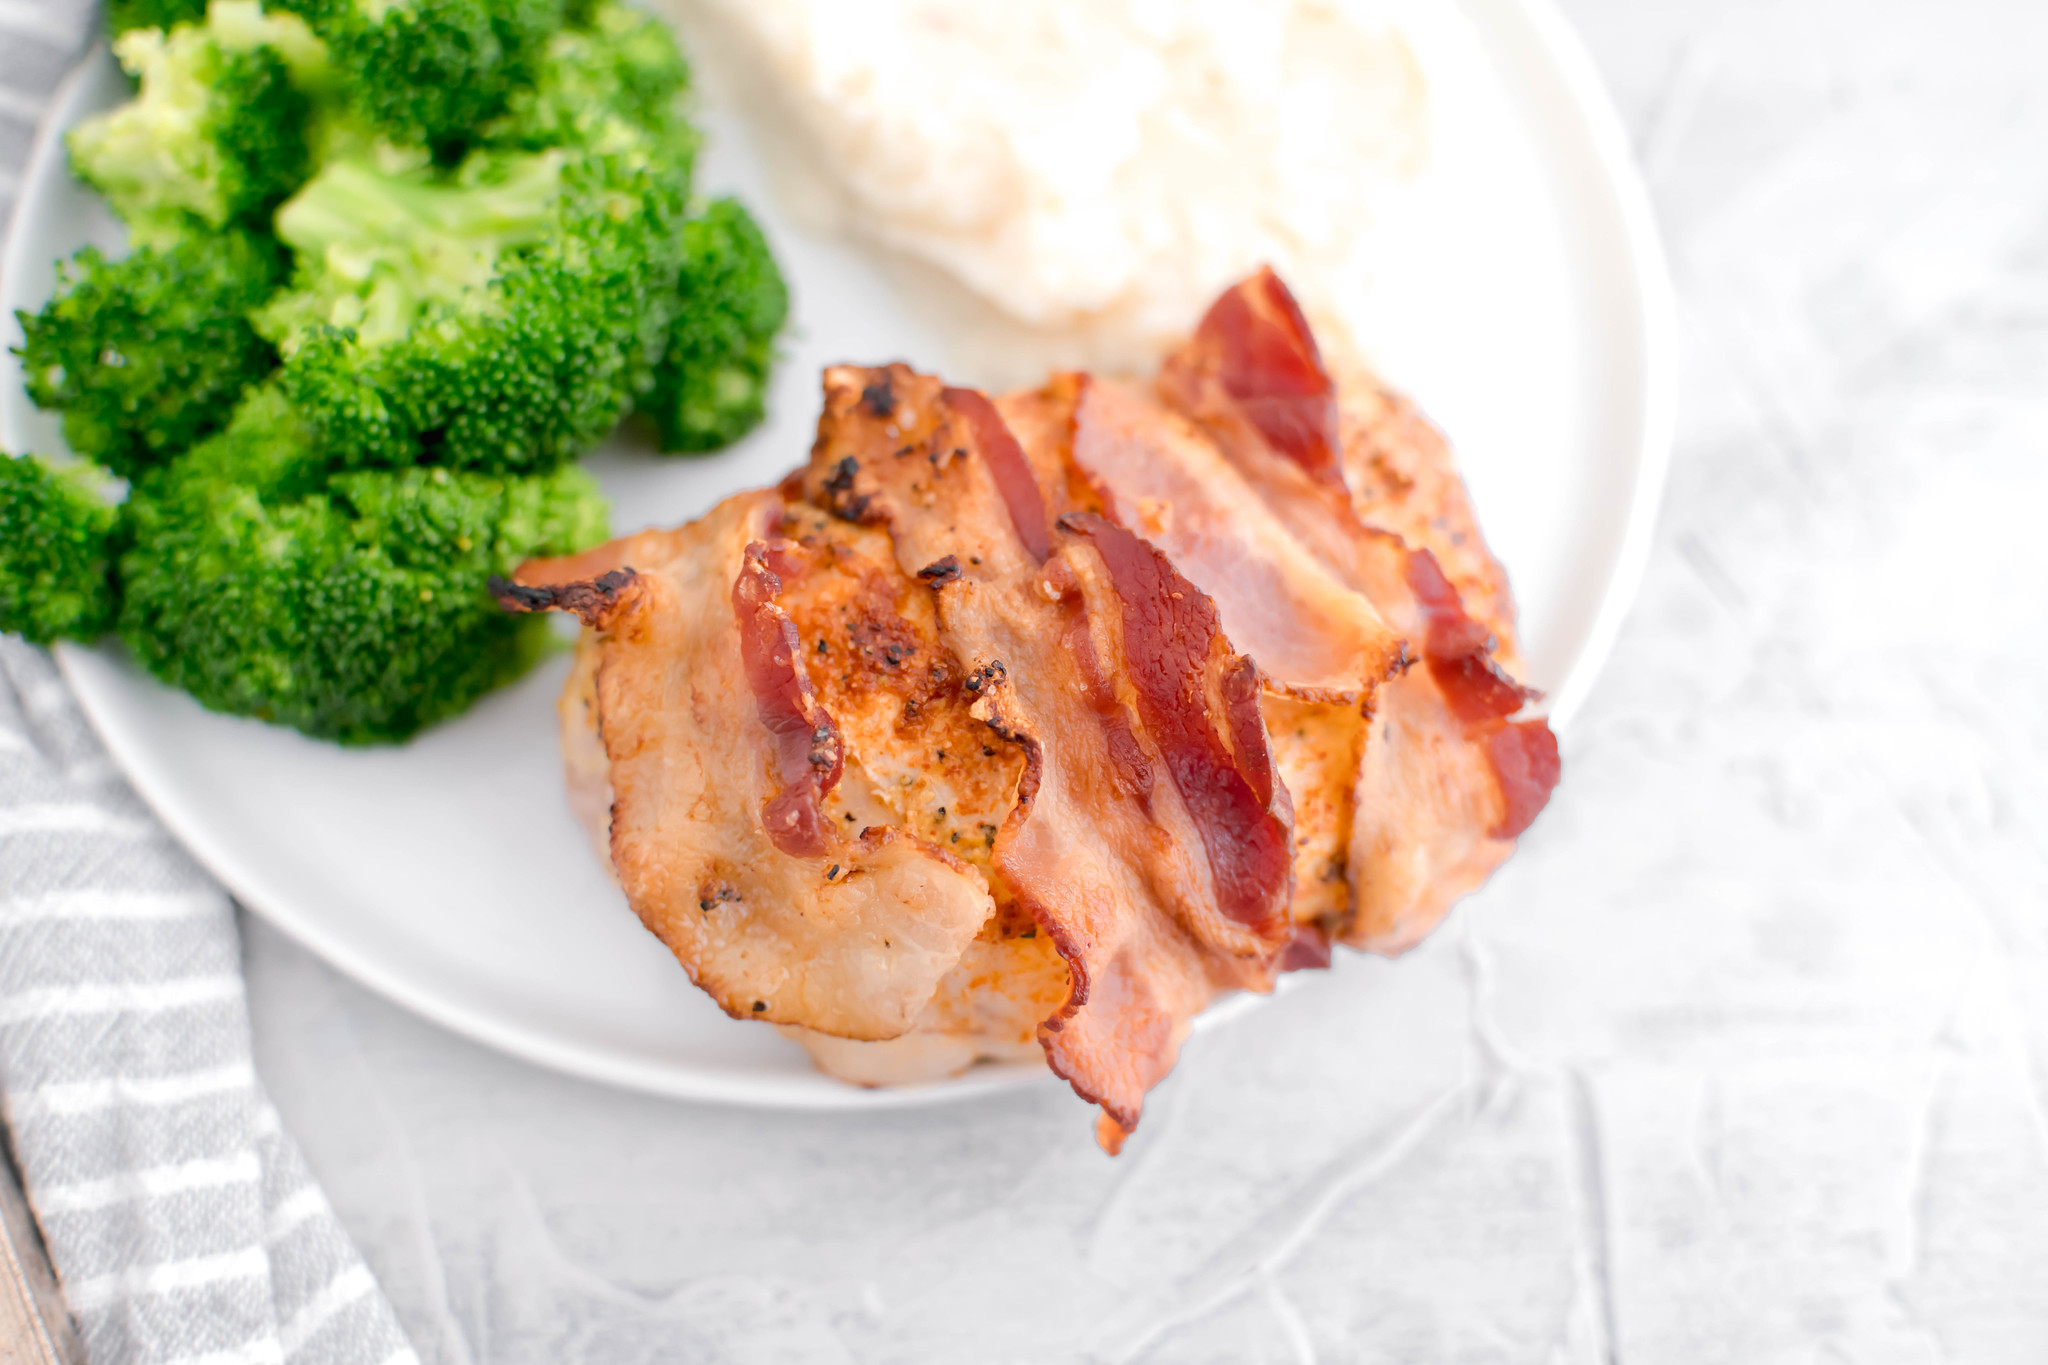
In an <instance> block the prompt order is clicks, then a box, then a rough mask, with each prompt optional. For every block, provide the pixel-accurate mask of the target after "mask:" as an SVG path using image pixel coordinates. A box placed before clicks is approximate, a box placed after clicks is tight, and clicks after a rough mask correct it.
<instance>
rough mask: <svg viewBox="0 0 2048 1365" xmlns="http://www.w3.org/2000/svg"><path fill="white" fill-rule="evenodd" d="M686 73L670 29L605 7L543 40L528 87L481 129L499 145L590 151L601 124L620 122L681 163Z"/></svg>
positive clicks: (690, 137) (691, 137)
mask: <svg viewBox="0 0 2048 1365" xmlns="http://www.w3.org/2000/svg"><path fill="white" fill-rule="evenodd" d="M689 88H690V67H689V63H688V62H686V61H684V59H683V54H682V52H681V51H680V50H678V49H677V47H676V40H675V35H674V34H673V33H671V32H670V31H669V29H668V26H667V25H665V24H663V23H662V22H661V21H660V20H658V19H656V18H654V17H653V16H651V15H647V14H642V13H640V12H639V11H637V10H631V9H627V8H625V7H623V6H621V5H606V6H605V7H603V8H602V9H600V10H598V11H597V13H596V14H594V15H592V16H591V19H590V22H589V25H588V27H586V28H572V29H565V30H563V31H562V32H560V33H557V34H555V35H554V37H552V38H551V39H549V40H548V45H547V50H546V53H545V54H544V55H543V57H542V59H541V60H540V62H539V63H538V65H537V68H536V70H535V72H534V76H533V81H532V83H531V84H529V85H524V86H521V87H519V88H518V89H515V90H514V91H513V92H512V95H511V98H510V99H509V100H508V102H507V104H506V112H505V116H504V117H503V118H501V119H499V120H498V121H497V122H495V123H494V124H492V125H491V126H490V127H489V128H488V129H486V140H487V141H489V142H491V143H494V144H497V145H502V146H514V147H524V148H527V149H529V150H537V149H540V148H544V147H565V146H582V147H588V146H596V145H599V143H600V142H601V141H602V140H603V139H604V138H605V137H606V136H607V135H608V134H609V132H610V130H609V129H608V127H607V125H608V124H610V123H611V122H612V121H614V120H621V119H622V120H624V121H625V122H627V123H629V124H631V125H633V126H634V127H635V128H637V129H639V130H641V131H642V132H645V133H647V134H649V135H651V136H652V137H653V138H654V140H655V142H656V143H657V144H658V145H659V146H661V147H662V148H663V149H664V150H663V152H662V155H663V156H665V157H667V158H669V159H672V160H681V161H685V162H687V161H688V160H689V158H690V157H691V156H692V155H693V154H694V152H695V150H696V146H697V132H696V130H695V129H694V128H692V127H691V126H690V124H689V121H688V119H686V118H685V117H684V114H683V97H684V96H685V95H686V94H688V93H689Z"/></svg>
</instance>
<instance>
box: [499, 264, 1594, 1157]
mask: <svg viewBox="0 0 2048 1365" xmlns="http://www.w3.org/2000/svg"><path fill="white" fill-rule="evenodd" d="M824 389H825V408H824V414H823V416H822V418H821V419H820V421H819V427H818V438H817V442H816V444H815V446H814V447H813V449H812V452H811V460H810V463H809V464H808V465H807V466H806V467H805V468H804V469H802V470H800V471H798V472H797V473H795V474H792V475H791V476H790V477H789V478H788V479H786V480H785V481H784V482H783V483H782V484H781V485H780V486H779V487H777V488H775V489H773V490H767V491H761V492H755V493H746V494H741V495H739V496H737V497H734V498H731V499H729V500H727V501H726V502H724V503H722V504H720V505H719V506H718V507H716V508H714V509H713V510H712V511H711V512H710V513H709V514H708V515H706V516H705V517H703V518H702V519H701V520H699V521H696V522H694V523H692V524H690V525H688V526H684V527H681V528H678V529H676V530H674V531H650V532H645V533H642V534H640V535H637V536H631V537H627V538H625V539H623V540H619V541H615V542H613V543H612V544H610V545H607V546H605V547H603V548H601V549H599V550H595V551H591V552H589V553H587V554H585V555H581V556H578V557H576V558H574V559H571V560H563V561H536V562H533V563H529V564H527V565H525V566H523V567H522V568H521V569H520V571H519V573H518V575H517V581H516V582H513V583H502V582H501V583H500V584H498V591H499V597H500V600H501V601H502V602H503V603H504V604H505V605H506V606H507V607H509V608H512V609H514V610H521V611H533V610H546V609H554V610H564V611H572V612H575V613H576V614H577V615H579V616H580V617H581V618H582V620H583V622H584V625H585V629H584V632H583V636H582V639H581V642H580V644H579V646H578V651H577V659H576V666H575V669H574V671H573V673H572V675H571V678H570V682H569V686H568V689H567V690H566V692H565V694H564V696H563V700H562V720H563V745H564V753H565V760H566V764H567V769H568V774H569V784H570V793H571V803H572V805H573V806H574V808H575V809H576V810H577V812H578V814H579V816H580V817H581V818H582V819H584V821H585V823H586V825H587V826H588V827H589V828H590V829H591V831H592V835H593V838H594V839H596V840H597V842H598V844H599V847H600V848H601V849H602V850H603V851H604V852H605V854H606V855H607V856H608V858H609V860H610V862H611V865H612V867H613V869H614V870H615V872H616V873H617V876H618V878H619V882H620V884H621V886H622V887H623V888H624V890H625V893H626V896H627V899H628V900H629V901H630V902H631V904H632V906H633V908H634V909H635V911H636V912H638V914H639V915H640V917H641V919H642V920H643V922H645V923H646V925H647V926H648V928H649V929H651V930H653V931H654V933H656V934H657V935H659V936H660V937H661V939H662V940H663V941H664V942H665V943H666V944H668V946H669V947H670V948H671V949H672V950H673V951H674V952H675V954H676V957H677V959H678V960H679V961H680V962H681V963H682V965H683V967H684V969H685V970H687V971H688V972H689V973H690V976H691V979H692V980H693V981H695V982H696V983H697V984H698V985H699V986H701V987H702V988H703V989H704V990H705V991H706V992H708V993H709V994H710V995H711V996H712V998H713V999H715V1000H717V1001H718V1003H719V1004H720V1005H721V1006H722V1007H723V1008H724V1009H725V1010H726V1011H727V1012H728V1013H729V1014H732V1015H733V1016H734V1017H736V1018H753V1019H762V1020H766V1021H768V1022H771V1023H774V1024H777V1025H779V1026H781V1027H782V1028H784V1029H785V1031H787V1032H789V1033H790V1034H792V1035H793V1036H795V1037H797V1038H798V1039H799V1040H800V1041H802V1042H803V1043H804V1045H805V1046H806V1047H807V1048H808V1049H809V1050H810V1051H811V1054H812V1056H813V1058H814V1059H815V1060H816V1062H817V1063H818V1065H819V1066H820V1067H822V1068H823V1069H824V1070H826V1071H828V1072H830V1073H832V1074H834V1075H837V1076H841V1077H843V1078H845V1079H848V1080H852V1081H855V1082H859V1083H863V1084H889V1083H897V1082H904V1081H913V1080H923V1079H930V1078H934V1077H937V1076H942V1075H946V1074H950V1073H952V1072H955V1071H958V1070H960V1069H962V1068H963V1067H966V1066H968V1065H970V1064H972V1063H973V1062H975V1061H977V1060H980V1059H984V1058H1000V1059H1014V1058H1018V1057H1026V1056H1032V1055H1035V1054H1037V1053H1039V1052H1040V1051H1041V1050H1042V1053H1043V1055H1044V1057H1045V1058H1046V1060H1047V1062H1048V1063H1049V1064H1050V1066H1051V1067H1052V1069H1053V1070H1054V1071H1055V1072H1057V1073H1058V1074H1059V1075H1060V1076H1062V1077H1064V1078H1065V1079H1066V1080H1068V1081H1069V1082H1070V1083H1071V1084H1072V1085H1073V1087H1074V1089H1075V1091H1076V1092H1077V1093H1078V1094H1080V1095H1081V1097H1082V1098H1083V1099H1085V1100H1088V1101H1089V1102H1091V1103H1093V1104H1096V1105H1099V1106H1100V1107H1101V1110H1102V1116H1101V1119H1100V1121H1099V1123H1098V1129H1097V1132H1098V1137H1099V1138H1100V1140H1101V1142H1102V1144H1103V1146H1104V1147H1106V1148H1107V1149H1109V1150H1110V1151H1112V1152H1113V1151H1115V1150H1117V1148H1118V1147H1119V1146H1120V1145H1121V1143H1122V1141H1123V1139H1124V1137H1125V1135H1127V1134H1128V1133H1129V1132H1130V1131H1131V1130H1132V1129H1133V1128H1134V1127H1135V1126H1136V1124H1137V1122H1138V1118H1139V1114H1140V1111H1141V1109H1142V1107H1143V1103H1144V1097H1145V1094H1146V1092H1147V1091H1148V1090H1150V1089H1151V1087H1152V1086H1154V1085H1155V1084H1157V1083H1158V1082H1159V1080H1160V1079H1161V1078H1162V1077H1163V1076H1164V1075H1165V1074H1166V1072H1167V1071H1168V1070H1169V1069H1170V1068H1171V1067H1172V1065H1173V1062H1174V1058H1175V1056H1176V1054H1177V1052H1178V1050H1179V1048H1180V1045H1181V1042H1182V1040H1183V1039H1184V1038H1185V1037H1186V1035H1187V1031H1188V1028H1189V1025H1190V1023H1191V1021H1192V1020H1193V1019H1194V1017H1195V1015H1196V1014H1198V1013H1199V1012H1200V1011H1201V1010H1202V1009H1203V1008H1204V1007H1205V1006H1207V1005H1208V1004H1209V1003H1210V1002H1211V1001H1212V1000H1214V999H1215V998H1216V997H1217V996H1218V995H1219V994H1221V993H1223V992H1226V991H1232V990H1253V991H1266V990H1270V989H1271V988H1272V985H1273V982H1274V980H1275V978H1276V977H1277V976H1278V974H1280V973H1282V972H1284V971H1288V970H1293V969H1297V968H1301V967H1314V966H1322V965H1326V964H1327V963H1328V961H1329V953H1330V948H1331V945H1332V944H1333V943H1344V944H1349V945H1353V946H1356V947H1362V948H1367V949H1371V950H1374V951H1380V952H1398V951H1400V950H1401V949H1403V948H1406V947H1408V946H1410V945H1412V944H1413V943H1415V942H1416V941H1417V940H1419V939H1420V938H1421V937H1422V936H1423V935H1424V934H1426V933H1427V932H1428V931H1429V929H1430V928H1431V927H1433V926H1434V925H1435V924H1436V922H1437V921H1438V920H1439V919H1441V918H1442V916H1443V915H1444V913H1445V911H1446V910H1448V908H1449V907H1450V905H1451V903H1452V902H1453V901H1455V900H1456V899H1457V898H1458V897H1459V896H1461V895H1463V894H1465V893H1466V892H1468V891H1470V890H1471V889H1473V888H1474V887H1476V886H1477V885H1479V883H1480V882H1481V881H1483V880H1484V879H1485V877H1486V876H1487V875H1488V874H1489V873H1490V872H1491V871H1492V870H1493V869H1494V868H1495V867H1496V866H1498V865H1499V863H1500V862H1501V860H1502V859H1503V858H1505V857H1506V856H1507V855H1508V853H1509V852H1510V851H1511V850H1512V848H1513V841H1514V839H1515V837H1516V836H1517V835H1519V834H1520V833H1521V832H1522V831H1523V830H1524V829H1526V828H1527V827H1528V825H1529V823H1530V821H1531V820H1533V819H1534V818H1535V816H1536V814H1537V813H1538V812H1539V811H1540V810H1541V809H1542V807H1543V804H1544V802H1545V801H1546V800H1547V799H1548V797H1549V794H1550V791H1551V788H1552V787H1553V786H1554V785H1555V784H1556V781H1557V777H1558V756H1557V746H1556V742H1555V740H1554V739H1553V738H1552V736H1551V733H1550V730H1549V728H1548V726H1547V725H1546V724H1545V723H1544V722H1543V721H1542V720H1540V719H1525V718H1518V717H1519V715H1520V713H1521V712H1522V711H1523V709H1524V706H1525V704H1526V703H1527V702H1528V701H1530V700H1531V699H1532V698H1533V697H1534V695H1535V694H1534V693H1532V692H1530V691H1529V690H1528V689H1526V688H1524V687H1523V686H1522V685H1521V684H1519V683H1518V682H1516V681H1515V680H1514V677H1513V670H1514V668H1515V667H1516V654H1515V646H1514V635H1513V606H1512V602H1511V600H1510V598H1509V595H1508V590H1507V584H1506V580H1505V577H1504V575H1503V574H1502V572H1501V570H1500V567H1499V565H1498V564H1497V563H1496V562H1495V561H1494V560H1493V558H1492V557H1491V555H1489V554H1488V552H1487V550H1486V547H1485V544H1484V542H1483V541H1482V539H1481V538H1480V535H1479V531H1478V527H1477V525H1476V524H1475V522H1474V520H1473V517H1472V512H1471V508H1470V506H1469V504H1468V502H1467V500H1466V497H1465V492H1464V488H1463V485H1462V484H1461V483H1460V481H1459V479H1458V477H1457V473H1456V470H1455V468H1454V467H1453V465H1452V463H1451V459H1450V456H1449V453H1448V451H1447V450H1446V449H1445V447H1444V444H1443V442H1442V440H1441V439H1440V438H1439V437H1438V436H1437V435H1436V433H1435V432H1434V431H1432V430H1431V429H1430V428H1429V427H1428V426H1427V425H1426V424H1425V423H1424V422H1423V421H1422V420H1421V419H1420V418H1419V417H1418V416H1417V415H1416V413H1415V412H1414V410H1413V408H1412V407H1410V406H1409V405H1408V404H1407V403H1406V402H1405V401H1404V400H1402V399H1400V398H1398V397H1397V396H1395V395H1393V394H1391V393H1389V392H1388V391H1386V390H1385V389H1383V388H1382V387H1380V386H1379V385H1378V384H1377V383H1376V382H1374V381H1373V380H1372V379H1371V378H1370V377H1369V376H1364V375H1360V376H1357V377H1355V378H1351V377H1347V378H1346V379H1345V380H1344V382H1342V383H1339V382H1337V381H1335V380H1333V379H1332V377H1331V376H1330V374H1329V373H1328V371H1327V369H1326V368H1325V366H1324V364H1323V362H1322V359H1321V357H1320V355H1319V353H1318V350H1317V347H1316V343H1315V339H1314V337H1313V336H1312V335H1311V334H1310V332H1309V329H1308V326H1307V324H1306V322H1305V321H1304V320H1303V318H1302V315H1301V312H1300V310H1299V309H1298V308H1297V307H1296V305H1295V303H1294V300H1293V299H1292V298H1291V297H1290V296H1289V294H1288V292H1287V290H1286V288H1285V287H1284V286H1283V285H1282V284H1281V282H1280V281H1279V280H1278V279H1277V278H1276V277H1275V276H1273V275H1272V274H1271V272H1261V273H1260V274H1259V275H1257V276H1254V277H1253V278H1252V279H1250V280H1247V281H1245V282H1244V283H1243V284H1241V285H1239V286H1237V287H1236V288H1234V289H1232V290H1231V291H1229V292H1228V293H1226V294H1225V295H1224V296H1223V297H1222V298H1221V299H1220V300H1218V302H1217V303H1216V304H1215V306H1214V307H1213V308H1212V309H1211V310H1210V312H1209V313H1208V315H1207V316H1206V317H1205V318H1204V319H1203V321H1202V323H1201V326H1200V327H1199V328H1198V329H1197V331H1196V333H1195V335H1194V336H1193V337H1192V338H1191V339H1190V340H1189V342H1188V343H1187V344H1186V345H1185V346H1184V347H1183V348H1182V349H1181V350H1180V351H1179V352H1178V353H1177V354H1175V355H1174V356H1173V357H1172V358H1171V359H1169V361H1168V362H1167V364H1166V366H1165V367H1164V369H1163V371H1162V372H1161V374H1160V376H1159V378H1158V381H1157V383H1156V384H1154V385H1152V386H1150V387H1145V386H1138V385H1132V384H1127V383H1119V382H1115V381H1110V380H1104V379H1099V378H1094V377H1091V376H1088V375H1082V374H1060V375H1055V376H1054V377H1053V378H1052V379H1051V380H1050V381H1049V382H1048V383H1047V384H1046V385H1045V386H1044V387H1042V388H1039V389H1036V390H1032V391H1029V392H1024V393H1017V394H1011V395H1008V396H1005V397H1002V398H998V399H991V398H990V397H988V396H987V395H985V394H982V393H980V392H977V391H975V390H971V389H962V388H954V387H949V386H948V385H946V384H945V383H944V382H943V381H942V380H939V379H936V378H933V377H931V376H927V375H921V374H918V373H916V372H915V371H912V370H910V369H909V368H907V367H905V366H902V365H891V366H886V367H882V368H873V369H864V368H857V367H853V366H838V367H835V368H833V369H830V370H828V371H826V373H825V382H824Z"/></svg>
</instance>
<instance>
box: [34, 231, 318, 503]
mask: <svg viewBox="0 0 2048 1365" xmlns="http://www.w3.org/2000/svg"><path fill="white" fill-rule="evenodd" d="M283 273H284V260H283V256H282V253H280V252H279V251H278V249H277V247H276V245H275V244H274V243H272V242H268V241H265V240H263V239H260V238H256V237H252V236H250V235H248V234H246V233H242V232H237V231H229V232H223V233H220V234H218V235H210V234H190V235H186V236H181V237H178V238H176V239H175V240H173V241H172V242H171V243H170V244H169V245H167V246H163V247H142V248H139V249H138V250H136V251H135V252H134V253H133V254H131V255H129V256H127V257H126V258H124V259H122V260H118V261H110V260H108V259H106V258H105V257H104V256H102V255H101V254H100V253H99V251H98V250H96V249H95V248H93V247H87V248H85V249H84V250H83V251H81V252H79V253H78V255H76V256H75V257H73V258H72V260H71V262H70V265H69V267H68V268H66V267H65V266H62V265H60V266H59V267H58V280H57V294H56V297H55V298H53V299H51V300H50V302H49V304H48V305H47V306H45V307H44V309H43V310H42V312H40V313H36V314H33V315H31V314H29V313H26V312H21V313H17V314H16V316H17V317H19V318H20V320H21V329H22V336H23V342H22V345H21V347H20V348H19V350H18V351H17V352H16V353H17V354H18V355H20V356H21V358H22V369H23V371H24V372H25V373H26V375H27V378H28V393H29V397H30V398H32V399H34V400H35V402H36V404H37V406H39V407H44V408H57V409H61V410H62V411H63V413H64V437H65V439H66V440H67V441H69V442H70V444H71V448H72V449H73V450H74V451H76V452H78V453H79V454H80V455H84V456H88V457H90V458H92V459H95V460H98V461H99V462H100V463H102V464H104V465H106V466H107V467H108V468H109V469H111V470H113V471H114V472H115V473H116V474H119V475H121V476H122V477H124V478H134V477H135V476H136V475H137V474H139V473H141V472H142V471H143V470H144V469H147V468H149V467H151V466H153V465H156V464H160V463H162V462H163V461H165V460H167V459H170V458H172V457H173V456H176V455H178V454H181V453H183V452H184V450H185V449H186V448H187V447H188V446H190V445H191V444H192V443H193V442H194V441H197V440H199V439H200V438H202V437H204V436H207V435H210V434H211V433H213V432H215V431H217V430H219V429H220V428H221V427H222V426H224V425H225V424H226V422H227V419H228V416H229V414H230V413H232V412H233V411H234V407H235V404H236V402H237V401H238V400H239V399H240V398H241V396H242V391H243V390H244V389H246V388H247V387H249V385H251V384H253V383H255V382H256V381H258V380H260V379H261V378H263V376H264V375H265V374H267V373H269V372H270V371H271V370H272V369H274V368H275V367H276V365H277V353H276V351H275V350H274V349H273V348H272V347H271V345H270V343H268V342H267V341H265V340H264V339H263V338H262V337H259V336H258V335H256V332H255V329H254V328H252V327H250V325H249V321H248V316H247V315H248V312H249V310H250V309H252V308H254V307H256V306H257V305H258V304H260V303H262V302H263V300H264V299H265V298H267V297H268V296H269V295H270V293H271V291H272V289H273V288H274V287H275V286H276V284H277V281H278V280H279V279H280V278H281V277H282V275H283Z"/></svg>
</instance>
